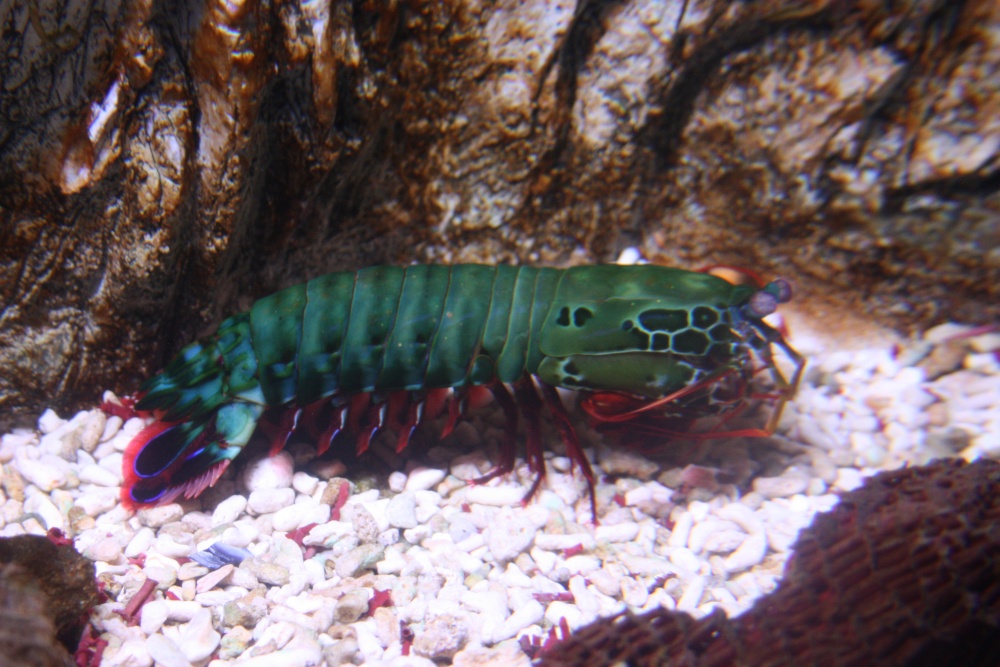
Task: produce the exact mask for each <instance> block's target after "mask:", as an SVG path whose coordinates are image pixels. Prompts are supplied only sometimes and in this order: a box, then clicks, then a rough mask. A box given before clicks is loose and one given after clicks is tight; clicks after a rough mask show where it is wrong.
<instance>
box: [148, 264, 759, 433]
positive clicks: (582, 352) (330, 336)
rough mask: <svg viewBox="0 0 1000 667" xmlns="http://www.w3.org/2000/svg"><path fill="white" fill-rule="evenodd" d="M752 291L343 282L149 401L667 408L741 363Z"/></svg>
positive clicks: (451, 270)
mask: <svg viewBox="0 0 1000 667" xmlns="http://www.w3.org/2000/svg"><path fill="white" fill-rule="evenodd" d="M755 291H756V290H754V289H753V288H751V287H747V286H734V285H732V284H730V283H728V282H726V281H725V280H722V279H721V278H716V277H714V276H711V275H707V274H704V273H694V272H690V271H683V270H680V269H670V268H665V267H659V266H586V267H576V268H570V269H549V268H534V267H513V266H484V265H477V264H464V265H455V266H445V265H420V266H410V267H407V268H405V269H404V268H399V267H373V268H370V269H364V270H362V271H359V272H357V273H351V272H342V273H332V274H329V275H325V276H321V277H319V278H316V279H314V280H312V281H310V282H308V283H306V284H304V285H298V286H295V287H291V288H288V289H286V290H282V291H281V292H278V293H277V294H274V295H272V296H269V297H267V298H264V299H261V300H260V301H258V302H257V303H255V304H254V306H253V307H252V309H251V310H250V312H249V313H244V314H242V315H237V316H235V317H231V318H229V319H228V320H226V321H225V322H224V323H223V325H222V326H221V327H220V329H219V332H218V333H217V334H216V336H215V337H214V339H209V340H207V341H202V342H199V343H194V344H192V345H191V346H188V348H185V350H184V351H182V352H181V354H179V355H178V357H177V358H176V359H175V360H174V361H173V362H171V364H170V365H169V366H168V367H167V368H166V369H165V371H164V372H163V373H161V374H160V375H158V376H156V378H153V380H151V381H150V383H149V385H148V386H147V387H146V391H147V396H146V398H145V399H144V402H145V404H146V405H148V406H150V407H151V408H161V409H169V410H171V411H172V413H173V415H172V416H178V415H181V414H183V415H189V414H204V413H205V412H207V411H208V410H211V409H214V408H216V407H217V406H218V405H219V404H220V402H222V401H227V400H232V399H237V400H240V401H245V402H249V403H259V404H261V405H271V406H280V405H286V404H290V403H293V402H294V403H298V404H299V405H306V404H308V403H311V402H313V401H316V400H319V399H321V398H324V397H328V396H333V395H338V394H339V395H348V394H353V393H358V392H393V391H402V390H413V391H419V390H423V389H436V388H445V387H458V386H462V385H475V384H486V383H489V382H492V381H494V380H499V381H501V382H505V383H513V382H516V381H517V380H519V379H521V378H522V377H524V376H525V375H526V374H527V375H537V376H538V377H539V378H540V379H541V380H542V381H543V382H546V383H548V384H552V385H555V386H560V387H566V388H570V389H590V390H596V391H619V392H625V393H629V394H633V395H637V396H646V397H662V396H665V395H668V394H669V393H671V392H674V391H677V390H678V389H681V388H683V387H685V386H688V385H689V384H691V383H692V382H696V381H698V380H699V379H700V378H702V377H704V376H705V374H707V373H710V372H712V371H713V370H715V369H718V368H720V367H724V366H726V365H739V364H740V363H741V360H740V359H739V358H738V356H739V355H740V354H744V355H745V354H746V352H745V348H746V345H745V341H744V340H743V338H742V337H741V334H740V333H739V332H738V331H739V323H738V322H736V321H734V320H735V319H737V318H739V317H740V315H739V313H740V312H742V311H741V310H740V306H741V305H742V304H745V303H746V302H747V300H748V299H749V298H750V296H751V295H753V293H754V292H755ZM745 328H746V327H744V329H745ZM171 405H172V406H173V407H171Z"/></svg>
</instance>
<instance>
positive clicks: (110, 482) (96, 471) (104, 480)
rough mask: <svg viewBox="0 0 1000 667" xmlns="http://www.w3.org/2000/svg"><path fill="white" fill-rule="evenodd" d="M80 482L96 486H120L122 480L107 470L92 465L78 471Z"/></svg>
mask: <svg viewBox="0 0 1000 667" xmlns="http://www.w3.org/2000/svg"><path fill="white" fill-rule="evenodd" d="M80 481H81V482H84V483H87V484H96V485H97V486H121V483H122V478H121V477H120V476H119V475H116V474H115V473H113V472H112V471H110V470H108V469H107V468H102V467H101V466H99V465H97V464H93V465H89V466H85V467H84V468H82V469H81V470H80Z"/></svg>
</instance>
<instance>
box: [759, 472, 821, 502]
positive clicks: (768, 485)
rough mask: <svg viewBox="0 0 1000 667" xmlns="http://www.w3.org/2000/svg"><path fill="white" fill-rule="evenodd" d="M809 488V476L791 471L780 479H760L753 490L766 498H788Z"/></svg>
mask: <svg viewBox="0 0 1000 667" xmlns="http://www.w3.org/2000/svg"><path fill="white" fill-rule="evenodd" d="M808 486H809V476H808V475H804V474H802V473H800V472H797V471H795V470H789V471H787V472H785V474H783V475H781V476H779V477H758V478H757V479H755V480H754V481H753V490H754V491H756V492H757V493H759V494H760V495H762V496H764V497H765V498H787V497H788V496H794V495H795V494H796V493H802V492H803V491H805V490H806V487H808Z"/></svg>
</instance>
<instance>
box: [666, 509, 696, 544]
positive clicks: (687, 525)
mask: <svg viewBox="0 0 1000 667" xmlns="http://www.w3.org/2000/svg"><path fill="white" fill-rule="evenodd" d="M692 526H694V518H693V517H692V516H691V512H684V513H683V514H681V515H680V516H679V517H677V518H676V519H675V520H674V528H673V530H671V531H670V537H668V538H667V545H668V546H671V547H683V546H686V545H687V543H688V537H689V535H690V534H691V528H692Z"/></svg>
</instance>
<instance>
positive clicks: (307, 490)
mask: <svg viewBox="0 0 1000 667" xmlns="http://www.w3.org/2000/svg"><path fill="white" fill-rule="evenodd" d="M317 486H319V478H317V477H313V476H312V475H310V474H309V473H307V472H297V473H295V474H294V475H292V488H293V489H295V490H296V491H298V492H299V493H301V494H302V495H305V496H311V495H312V494H313V491H315V490H316V487H317Z"/></svg>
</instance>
